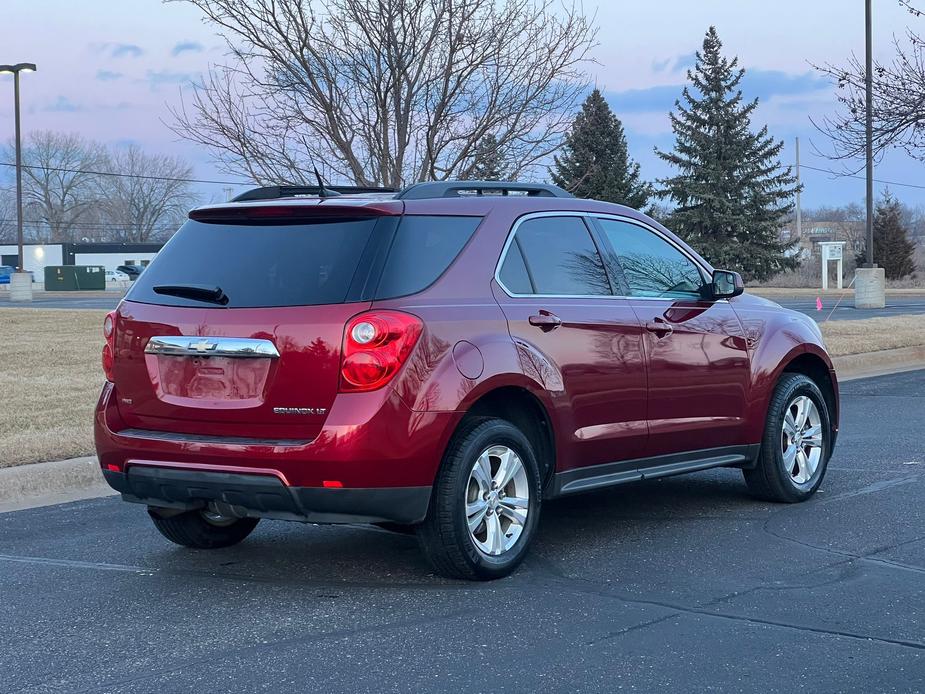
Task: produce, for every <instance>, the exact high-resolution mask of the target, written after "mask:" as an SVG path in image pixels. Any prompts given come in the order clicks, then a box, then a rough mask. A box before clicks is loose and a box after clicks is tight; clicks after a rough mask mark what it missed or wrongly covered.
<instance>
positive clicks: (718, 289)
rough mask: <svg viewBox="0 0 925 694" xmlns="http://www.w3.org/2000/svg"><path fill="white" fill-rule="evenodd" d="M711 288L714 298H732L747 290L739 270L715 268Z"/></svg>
mask: <svg viewBox="0 0 925 694" xmlns="http://www.w3.org/2000/svg"><path fill="white" fill-rule="evenodd" d="M710 289H711V293H712V295H713V298H714V299H731V298H732V297H734V296H738V295H739V294H741V293H742V292H744V291H745V283H744V282H743V281H742V275H740V274H739V273H738V272H732V271H731V270H714V271H713V283H712V284H711V285H710Z"/></svg>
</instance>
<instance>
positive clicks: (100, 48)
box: [90, 42, 145, 58]
mask: <svg viewBox="0 0 925 694" xmlns="http://www.w3.org/2000/svg"><path fill="white" fill-rule="evenodd" d="M90 49H91V50H92V51H93V52H94V53H99V54H105V55H108V56H109V57H110V58H140V57H141V56H143V55H144V54H145V51H144V49H143V48H142V47H141V46H138V45H136V44H134V43H113V42H107V43H93V44H90Z"/></svg>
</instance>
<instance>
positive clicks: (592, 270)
mask: <svg viewBox="0 0 925 694" xmlns="http://www.w3.org/2000/svg"><path fill="white" fill-rule="evenodd" d="M742 291H743V287H742V280H741V278H740V277H739V276H738V275H737V274H736V273H734V272H729V271H724V270H714V269H713V268H712V267H711V266H710V265H709V263H707V262H706V261H705V260H704V259H703V258H701V257H700V256H699V255H698V254H697V253H696V252H694V251H693V250H692V249H691V248H689V247H688V246H687V245H686V244H685V243H683V242H682V241H681V240H679V239H678V238H677V237H676V236H674V235H673V234H672V233H671V232H669V231H668V230H667V229H665V228H664V227H662V226H661V225H660V224H658V223H657V222H655V221H653V220H652V219H650V218H648V217H647V216H645V215H643V214H640V213H639V212H637V211H635V210H632V209H628V208H626V207H622V206H619V205H614V204H609V203H603V202H595V201H591V200H579V199H576V198H574V197H572V196H570V195H569V194H568V193H566V192H565V191H563V190H561V189H559V188H556V187H554V186H548V185H538V184H537V185H535V184H512V183H485V182H462V183H424V184H417V185H413V186H411V187H409V188H406V189H405V190H403V191H401V192H398V193H396V192H385V193H383V192H376V191H374V190H367V191H364V192H359V193H356V192H354V193H352V194H341V195H337V194H336V193H335V192H334V190H326V189H323V190H321V191H320V195H319V189H317V188H314V189H307V188H305V189H302V188H263V189H258V190H256V191H251V192H250V193H246V194H244V195H243V196H241V197H240V198H238V199H237V200H236V201H234V202H231V203H227V204H221V205H212V206H208V207H202V208H199V209H197V210H194V211H193V212H191V213H190V218H189V221H187V222H186V223H185V224H184V225H183V227H182V228H181V229H180V230H179V231H178V232H177V233H176V235H174V237H173V238H172V239H171V240H170V242H169V243H168V244H167V245H166V246H165V247H164V249H163V250H162V251H161V252H160V253H159V254H158V256H157V258H156V259H155V260H154V261H153V262H152V263H151V265H150V266H149V267H148V268H147V270H146V271H145V272H144V273H142V274H141V276H140V277H139V278H138V279H137V280H136V281H135V283H134V284H133V286H132V288H131V290H129V292H128V294H127V295H126V297H125V299H124V300H123V301H122V302H121V304H120V305H119V307H118V308H117V309H116V311H114V312H113V313H111V314H109V315H108V316H107V317H106V321H105V325H104V334H105V337H106V345H105V347H104V350H103V368H104V370H105V372H106V378H107V383H106V385H105V386H104V388H103V392H102V395H101V397H100V400H99V405H98V406H97V410H96V426H95V434H96V447H97V451H98V453H99V460H100V464H101V466H102V469H103V474H104V475H105V476H106V479H107V480H108V482H109V484H110V485H112V487H114V488H115V489H116V490H118V491H119V492H121V493H122V496H123V498H124V499H125V500H127V501H132V502H136V503H140V504H144V505H146V506H147V507H148V511H149V513H150V515H151V518H152V520H153V521H154V524H155V526H156V527H157V528H158V530H160V532H161V533H163V534H164V535H165V536H166V537H167V538H168V539H170V540H172V541H174V542H176V543H179V544H181V545H186V546H189V547H197V548H213V547H224V546H228V545H231V544H234V543H237V542H240V541H241V540H243V539H244V538H245V537H246V536H247V535H248V534H249V533H250V532H251V531H252V530H253V529H254V526H256V525H257V522H258V520H259V519H260V518H276V519H283V520H296V521H307V522H312V523H356V522H368V523H380V524H385V525H387V526H390V527H397V526H399V525H400V526H405V527H413V528H415V529H416V531H417V534H418V536H419V538H420V541H421V546H422V548H423V550H424V552H425V554H426V555H427V557H428V558H429V559H430V561H431V563H432V564H433V566H434V567H435V568H436V569H437V570H438V571H439V572H440V573H443V574H445V575H449V576H457V577H463V578H471V579H491V578H497V577H499V576H503V575H505V574H507V573H509V572H510V571H512V570H513V569H514V567H516V566H517V564H518V563H519V562H520V561H521V560H522V559H523V557H524V554H525V553H526V551H527V548H528V546H529V545H530V542H531V540H532V539H533V536H534V535H535V534H536V528H537V522H538V520H539V516H540V510H541V505H542V502H543V501H546V500H549V499H554V498H556V497H559V496H562V495H565V494H573V493H576V492H583V491H587V490H591V489H598V488H601V487H606V486H609V485H614V484H622V483H624V482H633V481H637V480H645V479H651V478H656V477H663V476H667V475H676V474H679V473H684V472H691V471H694V470H703V469H706V468H714V467H738V468H741V469H742V471H743V473H744V475H745V481H746V482H747V484H748V487H749V489H750V490H751V491H752V492H753V493H755V494H756V495H758V496H759V497H761V498H764V499H769V500H774V501H784V502H795V501H803V500H805V499H807V498H808V497H810V496H811V495H812V494H813V492H814V491H815V490H816V489H817V488H818V487H819V484H820V483H821V481H822V477H823V475H824V474H825V469H826V464H827V462H828V459H829V456H830V455H831V452H832V447H833V445H834V443H835V437H836V433H837V430H838V387H837V382H836V379H835V373H834V371H833V369H832V362H831V361H830V359H829V357H828V355H827V354H826V350H825V346H824V345H823V341H822V337H821V335H820V332H819V329H818V327H817V326H816V324H815V323H814V322H813V321H812V320H811V319H809V318H808V317H806V316H803V315H801V314H799V313H795V312H793V311H788V310H785V309H783V308H781V307H780V306H778V305H776V304H774V303H772V302H770V301H766V300H764V299H761V298H758V297H756V296H751V295H748V294H743V293H742Z"/></svg>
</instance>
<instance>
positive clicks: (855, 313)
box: [771, 296, 925, 323]
mask: <svg viewBox="0 0 925 694" xmlns="http://www.w3.org/2000/svg"><path fill="white" fill-rule="evenodd" d="M771 300H772V301H775V302H776V303H778V304H780V305H781V306H783V307H784V308H789V309H792V310H794V311H799V312H800V313H805V314H806V315H807V316H811V317H812V318H815V319H816V322H818V323H821V322H823V321H826V320H862V319H864V318H888V317H890V316H903V315H909V314H920V313H925V296H888V297H887V298H886V306H884V307H883V308H868V309H864V308H855V307H854V297H853V296H849V297H847V298H845V299H843V300H842V301H841V302H838V300H837V299H831V298H828V297H827V298H825V299H824V300H823V301H822V310H821V311H820V310H818V309H817V308H816V299H815V298H814V297H806V296H802V297H786V296H782V297H772V298H771Z"/></svg>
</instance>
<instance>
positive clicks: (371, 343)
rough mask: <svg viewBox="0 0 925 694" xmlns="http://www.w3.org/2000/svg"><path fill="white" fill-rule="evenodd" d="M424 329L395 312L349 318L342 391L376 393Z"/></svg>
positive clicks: (366, 314)
mask: <svg viewBox="0 0 925 694" xmlns="http://www.w3.org/2000/svg"><path fill="white" fill-rule="evenodd" d="M423 327H424V325H423V323H421V319H420V318H418V317H417V316H412V315H410V314H408V313H400V312H398V311H368V312H367V313H361V314H360V315H358V316H354V317H353V318H351V319H350V321H349V322H348V323H347V327H346V330H345V331H344V350H343V355H342V357H341V365H340V390H341V392H357V391H365V390H376V389H377V388H381V387H382V386H384V385H385V384H386V383H388V382H389V381H391V380H392V377H393V376H395V374H396V373H397V372H398V370H399V369H400V368H401V366H402V364H404V363H405V360H406V359H407V358H408V355H409V354H411V350H412V349H414V345H415V344H417V341H418V337H420V335H421V330H422V329H423Z"/></svg>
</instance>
